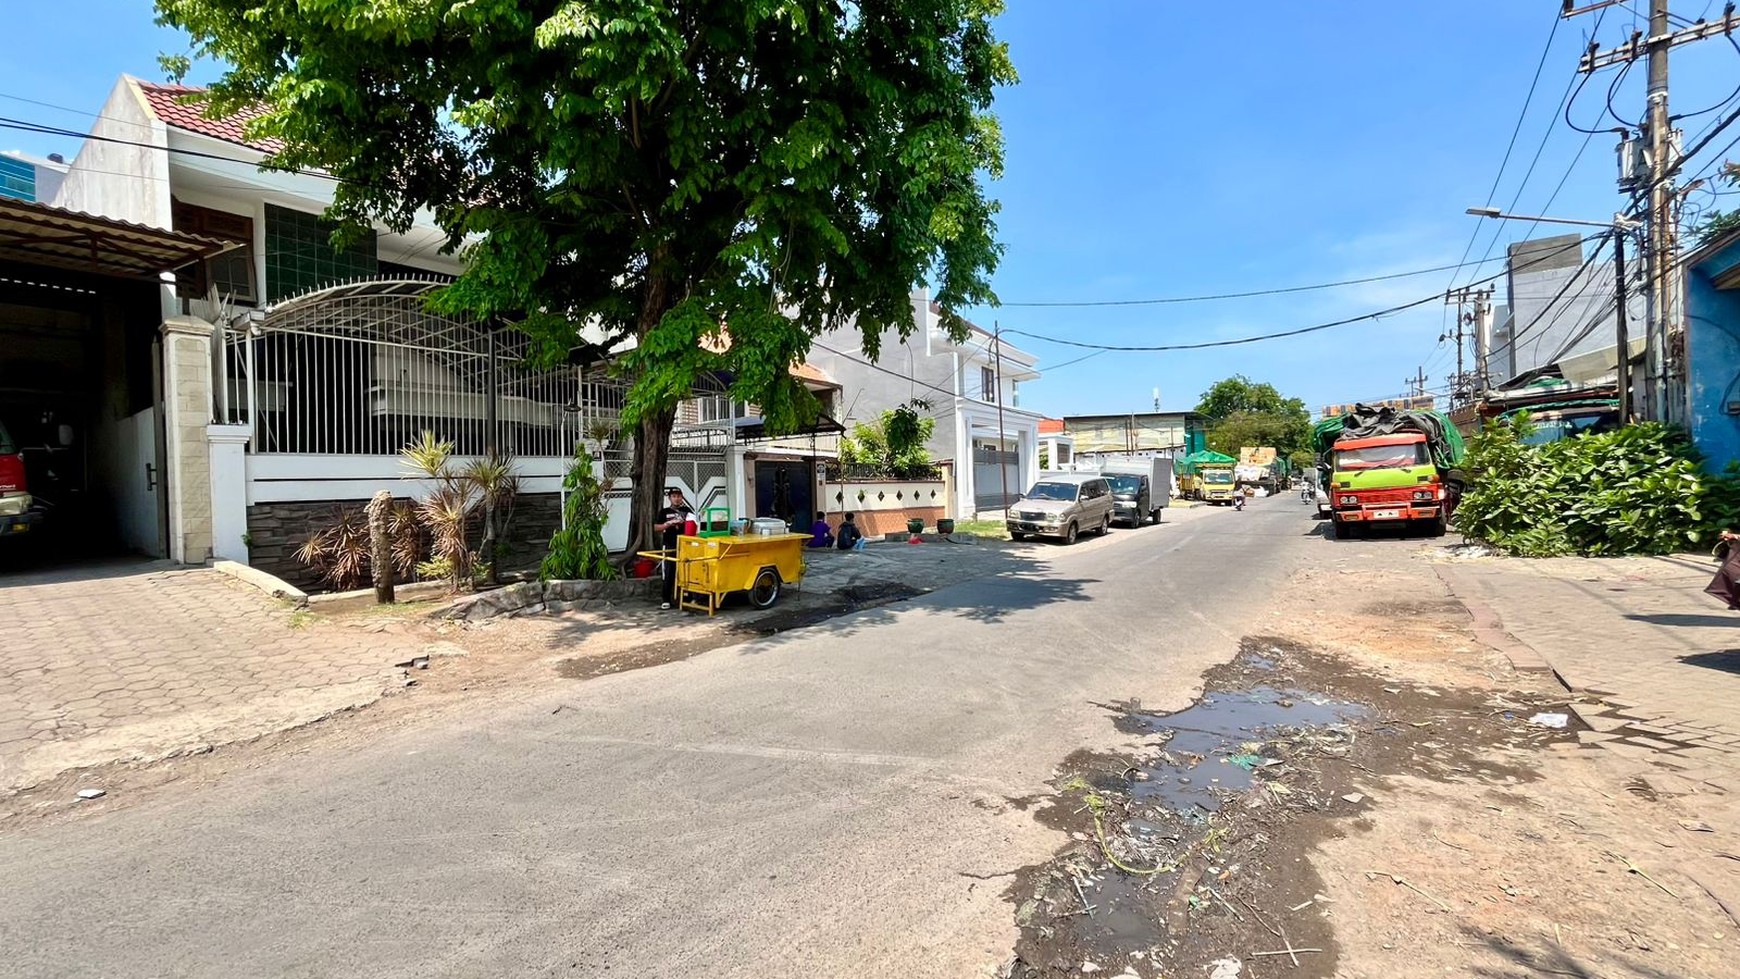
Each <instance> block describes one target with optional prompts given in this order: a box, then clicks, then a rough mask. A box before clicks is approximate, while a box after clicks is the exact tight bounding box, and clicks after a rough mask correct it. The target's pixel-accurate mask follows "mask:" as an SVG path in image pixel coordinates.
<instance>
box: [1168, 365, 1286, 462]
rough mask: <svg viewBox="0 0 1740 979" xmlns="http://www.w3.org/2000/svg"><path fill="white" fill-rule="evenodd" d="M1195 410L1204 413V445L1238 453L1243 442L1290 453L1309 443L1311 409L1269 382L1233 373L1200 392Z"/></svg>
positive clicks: (1231, 453)
mask: <svg viewBox="0 0 1740 979" xmlns="http://www.w3.org/2000/svg"><path fill="white" fill-rule="evenodd" d="M1196 410H1197V412H1199V413H1200V414H1203V415H1206V416H1207V417H1208V419H1209V423H1208V447H1209V448H1211V449H1213V450H1215V451H1216V452H1224V453H1226V454H1227V455H1231V456H1236V455H1238V452H1239V449H1241V448H1244V447H1245V446H1263V445H1266V446H1273V447H1274V448H1275V449H1276V451H1278V452H1279V453H1280V454H1281V455H1282V456H1286V457H1289V458H1291V457H1293V456H1294V455H1295V454H1296V453H1299V452H1305V453H1306V454H1307V455H1308V454H1309V452H1310V447H1311V413H1310V412H1309V411H1308V410H1306V408H1305V402H1304V401H1303V400H1301V399H1299V398H1287V397H1283V396H1282V395H1281V392H1279V391H1277V390H1276V389H1275V386H1274V385H1273V384H1268V383H1264V382H1257V381H1253V380H1251V379H1250V378H1248V377H1246V376H1244V375H1243V374H1235V375H1233V376H1232V377H1229V378H1226V379H1225V380H1221V381H1217V382H1215V384H1214V385H1213V386H1212V387H1210V388H1209V389H1208V390H1207V391H1205V392H1203V395H1202V401H1201V402H1200V403H1199V404H1198V405H1197V406H1196Z"/></svg>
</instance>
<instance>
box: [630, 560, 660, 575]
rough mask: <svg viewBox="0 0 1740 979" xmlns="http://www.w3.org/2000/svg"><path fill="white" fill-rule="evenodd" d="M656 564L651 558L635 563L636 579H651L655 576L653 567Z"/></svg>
mask: <svg viewBox="0 0 1740 979" xmlns="http://www.w3.org/2000/svg"><path fill="white" fill-rule="evenodd" d="M655 563H656V562H654V561H653V559H652V558H650V557H643V558H641V559H639V560H638V561H635V562H634V576H635V577H636V578H651V577H652V576H653V566H654V564H655Z"/></svg>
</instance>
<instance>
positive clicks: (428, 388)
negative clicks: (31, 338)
mask: <svg viewBox="0 0 1740 979" xmlns="http://www.w3.org/2000/svg"><path fill="white" fill-rule="evenodd" d="M194 94H196V90H193V89H188V88H183V87H180V86H171V85H156V84H151V83H148V82H143V81H140V80H138V79H134V78H128V77H124V78H122V79H121V80H120V81H119V82H118V83H117V84H116V86H115V88H114V89H113V91H112V92H111V93H110V96H109V98H108V100H107V102H106V103H105V104H104V106H103V108H102V111H101V112H100V113H99V115H98V117H97V121H96V123H95V125H94V126H93V128H92V130H91V138H89V139H87V140H86V141H85V143H84V145H83V147H82V148H81V150H80V152H79V154H78V156H77V158H76V159H75V160H74V161H73V162H72V164H71V165H70V166H69V167H68V172H67V174H66V177H65V179H64V180H63V181H62V183H61V186H60V187H59V189H58V191H57V193H56V198H55V201H56V203H57V204H59V205H61V206H63V207H66V208H70V209H72V210H75V211H80V212H90V213H92V214H98V215H103V216H106V217H108V218H110V219H114V220H118V221H122V222H130V223H133V224H137V225H141V226H145V227H149V228H158V229H172V230H174V231H176V232H180V233H183V234H185V235H188V236H191V237H195V238H197V240H200V241H207V240H219V241H222V242H226V243H227V244H228V248H227V249H226V250H222V251H221V252H218V253H216V254H212V255H210V256H208V257H206V258H205V259H204V260H202V261H200V262H197V263H194V264H192V265H187V266H183V267H181V268H180V269H178V270H177V271H176V273H175V275H174V277H173V281H169V280H164V281H161V282H159V283H157V284H154V285H153V286H151V287H150V293H151V294H152V297H153V298H152V305H153V307H154V308H153V309H152V310H151V312H152V314H153V316H154V319H155V321H156V322H157V324H158V327H157V330H156V331H155V332H156V333H157V334H158V335H159V337H160V343H161V347H162V352H161V356H160V358H159V361H158V364H157V367H156V368H154V369H155V370H156V372H157V373H158V378H157V381H156V383H157V384H158V386H159V390H160V391H161V392H163V397H162V403H161V417H160V419H159V420H158V426H159V428H160V429H161V432H162V434H161V436H160V441H161V443H162V445H161V448H160V451H159V455H160V456H161V462H162V464H161V467H160V468H161V472H160V477H161V479H162V482H163V486H164V489H165V495H166V497H167V499H166V503H165V514H164V523H165V525H166V526H167V530H168V533H167V541H166V545H165V546H164V548H163V549H162V552H163V553H164V554H165V556H168V557H170V558H171V559H173V560H176V561H181V562H187V563H199V562H202V561H205V560H207V559H208V558H212V557H217V558H228V559H233V560H238V561H246V562H249V563H252V564H254V565H255V566H258V567H262V568H265V569H266V570H269V571H271V572H273V573H274V574H278V575H280V576H281V577H284V578H286V579H287V580H290V581H292V582H294V583H298V584H312V583H313V579H312V572H311V571H310V570H309V569H306V568H303V567H302V566H301V565H300V564H299V563H298V562H296V561H295V560H294V558H293V556H292V555H293V554H294V552H295V550H296V548H297V547H298V546H299V545H300V544H301V542H302V541H304V540H306V539H307V538H308V536H309V535H310V534H311V533H313V532H314V531H315V530H316V529H319V528H320V527H322V526H324V525H327V524H329V523H331V522H332V521H333V519H334V518H335V514H336V513H337V511H339V510H340V509H353V508H355V507H356V506H357V505H359V504H360V503H361V502H362V501H365V500H367V499H368V498H369V497H370V496H372V495H373V494H374V493H375V492H376V491H378V490H387V491H389V492H392V493H393V494H395V495H396V496H400V497H406V496H412V495H415V494H416V493H417V492H418V490H419V489H420V486H419V484H418V483H416V482H415V481H412V480H408V479H406V478H405V473H406V471H405V467H404V465H403V463H402V462H401V460H400V457H399V451H400V449H401V448H402V447H404V446H405V445H406V444H407V443H408V442H410V441H411V440H413V439H415V438H417V437H418V436H419V434H420V433H422V432H424V431H429V432H433V433H434V434H435V435H436V436H437V437H439V438H441V439H444V440H449V441H452V442H453V443H454V445H455V447H456V451H457V453H458V454H459V455H460V456H461V457H473V456H477V455H480V454H483V453H484V452H485V451H486V450H488V449H491V448H493V449H496V450H499V451H503V452H506V453H509V454H511V455H512V457H513V459H514V464H515V468H516V470H517V473H518V478H519V490H520V492H519V494H518V496H517V497H516V499H515V503H514V512H513V515H512V518H511V521H510V525H509V528H508V534H507V537H506V538H505V540H504V541H503V543H504V544H505V546H506V547H507V551H508V560H511V561H513V562H514V563H524V562H527V561H529V560H531V559H533V558H535V557H536V556H537V555H538V554H540V553H542V551H543V549H544V547H545V545H546V544H547V542H548V539H549V536H550V534H551V532H552V531H553V530H554V529H555V528H556V526H557V525H558V523H559V520H560V508H561V480H562V476H563V474H564V473H565V471H566V469H567V467H568V465H569V462H570V460H571V458H572V453H573V450H574V446H575V444H576V443H577V442H585V443H587V444H588V445H589V446H590V447H591V449H592V451H593V453H594V457H595V460H596V464H597V466H598V470H599V474H600V476H601V477H602V478H604V479H605V480H606V481H607V482H608V484H609V489H608V491H607V504H608V507H609V513H610V521H609V523H608V524H607V526H606V535H605V536H606V542H607V543H608V544H610V545H611V546H612V547H613V548H616V549H621V548H622V547H624V546H626V544H627V540H628V521H627V516H628V511H629V501H630V498H631V495H632V486H631V483H630V481H629V476H630V469H631V465H630V452H629V447H628V443H627V439H626V438H624V437H623V436H622V434H621V432H620V430H619V428H620V426H619V425H618V424H617V422H618V418H619V415H620V411H621V407H622V404H623V401H624V390H623V384H622V382H621V381H620V380H619V379H616V378H612V377H610V376H608V375H607V374H606V372H605V371H604V369H603V366H604V365H602V364H599V363H585V362H575V363H570V364H567V365H562V366H558V367H554V368H548V369H542V368H533V367H531V366H529V357H528V356H527V354H528V350H527V349H525V343H526V341H525V339H524V338H523V337H522V336H521V335H519V334H518V333H517V332H515V331H513V330H511V329H502V328H499V327H500V324H483V323H478V322H474V321H470V320H468V319H467V318H465V317H461V316H448V315H442V314H437V313H434V312H431V311H430V310H429V309H428V307H427V302H426V300H427V298H428V296H429V294H430V293H431V292H433V291H434V290H436V289H438V288H440V287H441V285H442V284H444V283H445V282H448V281H451V279H452V278H453V277H454V276H455V275H457V274H458V273H459V272H460V271H461V270H462V269H461V266H460V264H459V262H458V261H457V260H456V259H455V258H453V257H451V256H447V255H443V254H441V249H442V247H443V246H444V244H445V235H444V234H443V233H442V232H441V231H440V229H439V228H438V227H436V225H435V224H434V221H433V219H432V216H431V215H428V214H421V215H419V216H418V219H417V220H416V221H415V222H414V223H413V226H412V227H411V228H410V229H408V230H407V231H405V232H403V233H395V232H392V231H390V230H388V229H386V228H384V227H377V228H375V229H373V230H372V231H370V232H369V233H367V234H365V235H364V236H363V237H362V239H361V240H359V241H357V242H355V243H353V244H351V245H348V246H346V247H342V248H340V247H336V246H334V244H333V243H332V241H331V236H330V230H331V229H330V227H329V226H328V225H327V224H326V223H325V222H324V221H323V220H322V218H321V214H322V212H324V210H325V209H326V208H327V207H328V206H329V205H330V204H331V202H332V191H333V187H334V184H333V181H331V180H330V179H328V178H326V177H325V176H323V175H320V174H316V173H279V172H263V171H261V170H260V169H259V163H260V162H261V161H262V160H263V159H264V157H265V155H266V154H267V153H268V152H269V151H270V150H271V149H272V148H273V147H271V146H269V145H263V144H254V143H251V142H250V141H249V140H248V138H247V136H246V134H245V132H244V128H243V127H244V124H245V122H246V117H245V116H241V117H230V118H223V119H208V118H206V117H205V116H204V114H203V109H202V107H201V106H199V105H196V104H189V97H190V96H192V95H194ZM492 327H494V328H492ZM703 387H706V385H703ZM668 475H669V478H667V480H666V482H667V483H671V484H672V485H677V486H680V487H682V488H684V489H685V490H686V491H687V492H688V493H689V495H690V499H691V500H694V501H695V502H696V503H697V504H698V505H707V504H715V503H723V502H724V501H725V498H726V493H727V487H728V485H729V483H730V480H729V478H728V473H727V467H726V462H725V454H724V452H723V451H722V450H721V449H719V448H717V447H707V446H702V447H692V448H679V449H677V450H676V451H674V452H673V454H672V466H671V470H670V473H669V474H668Z"/></svg>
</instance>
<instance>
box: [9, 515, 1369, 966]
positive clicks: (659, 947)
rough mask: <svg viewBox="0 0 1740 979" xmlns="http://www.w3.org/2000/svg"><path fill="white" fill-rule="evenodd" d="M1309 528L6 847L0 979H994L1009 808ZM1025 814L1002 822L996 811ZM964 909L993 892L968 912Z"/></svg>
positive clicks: (1171, 670) (1136, 540)
mask: <svg viewBox="0 0 1740 979" xmlns="http://www.w3.org/2000/svg"><path fill="white" fill-rule="evenodd" d="M1304 510H1305V508H1304V507H1302V506H1301V505H1300V504H1299V501H1298V499H1297V497H1294V496H1287V495H1282V496H1280V497H1277V498H1275V499H1272V500H1261V501H1257V502H1256V503H1255V504H1254V505H1253V506H1252V507H1251V508H1249V509H1247V510H1246V511H1245V512H1243V513H1234V512H1231V511H1229V510H1210V509H1195V510H1190V511H1182V512H1181V511H1174V512H1172V513H1169V514H1168V521H1169V523H1168V525H1166V526H1161V527H1153V528H1145V529H1142V530H1140V531H1123V532H1118V531H1114V532H1113V534H1112V535H1111V536H1110V537H1109V538H1107V539H1104V540H1092V539H1089V540H1084V541H1083V542H1082V543H1081V544H1078V545H1077V546H1075V547H1073V548H1063V547H1052V548H1048V549H1046V550H1045V551H1044V552H1043V558H1044V560H1043V561H1042V562H1040V563H1037V564H1035V565H1033V566H1032V567H1031V568H1030V569H1029V570H1027V571H1025V572H1022V573H1016V574H1009V575H1004V576H999V577H995V578H990V579H981V580H977V581H973V582H970V583H966V584H962V585H958V586H955V587H953V588H948V589H944V590H941V591H938V592H935V593H933V594H931V595H929V596H926V597H924V598H921V599H918V600H915V601H912V602H907V603H902V604H900V605H897V606H888V607H885V608H882V609H877V610H872V611H868V612H864V613H860V614H857V615H853V616H850V617H847V618H843V619H838V620H834V621H833V622H830V623H827V624H824V625H821V626H816V627H812V628H809V629H804V630H800V631H797V632H793V633H789V634H786V635H783V636H779V637H776V638H773V639H769V640H762V641H757V642H752V643H749V644H746V645H742V646H736V647H731V648H726V649H720V650H716V651H714V652H711V653H707V654H705V655H702V656H699V657H696V658H694V659H691V660H687V661H684V662H680V663H673V664H670V665H668V666H662V667H657V668H653V669H646V670H639V671H634V672H630V673H623V674H617V675H614V676H608V677H603V678H600V679H595V680H588V681H583V682H581V681H563V680H559V679H556V678H552V680H551V682H550V684H549V686H548V687H547V689H546V690H545V691H543V692H541V693H540V694H539V695H537V696H535V697H533V698H531V699H529V700H524V701H515V702H512V703H485V704H480V709H479V711H478V714H479V715H480V716H475V717H472V718H468V719H460V720H453V721H448V722H444V723H441V724H436V725H429V726H425V727H423V728H419V729H415V730H410V731H406V732H403V733H395V734H393V735H390V736H387V737H385V738H384V739H383V740H380V741H377V742H375V743H373V744H371V745H368V746H366V747H364V748H361V749H359V750H354V751H346V752H320V751H315V752H312V753H310V754H307V755H299V756H294V757H286V758H284V759H282V760H281V761H280V762H278V763H275V764H273V765H270V766H268V767H266V768H265V769H263V770H260V771H257V772H254V773H251V774H247V775H244V776H240V777H237V778H235V779H234V780H232V781H230V782H228V783H224V784H221V785H218V786H214V787H209V788H200V789H189V790H186V791H182V792H179V793H177V792H170V793H166V794H165V796H164V797H162V798H159V799H153V800H149V801H147V802H144V803H142V804H140V805H137V806H133V807H130V808H124V809H118V810H116V811H113V812H108V813H101V814H95V815H93V816H92V817H91V818H88V819H83V820H80V821H77V822H72V823H65V824H61V825H55V826H47V827H40V828H36V829H29V828H26V829H23V830H22V831H21V830H18V829H9V830H6V831H5V835H3V836H0V881H3V882H4V884H3V885H0V893H3V895H4V900H0V961H4V966H0V971H4V973H5V974H6V975H8V976H12V977H47V976H55V977H60V976H81V977H82V976H91V977H97V976H103V977H120V976H126V977H135V976H140V977H143V976H165V977H167V976H176V977H205V976H210V977H222V979H233V977H236V976H310V977H313V976H319V977H329V976H367V977H371V979H380V977H398V976H407V977H408V976H417V977H431V976H557V975H561V976H599V975H605V976H659V977H664V976H706V977H725V976H743V977H750V976H753V977H784V976H793V977H797V976H802V977H806V979H808V977H815V976H845V975H851V976H854V977H868V976H891V977H901V979H912V977H923V976H939V977H941V976H946V977H950V979H956V977H962V976H974V975H986V974H988V973H989V971H990V970H992V969H994V968H995V967H996V966H997V965H999V964H1000V963H1002V962H1003V961H1005V960H1006V959H1007V957H1008V955H1009V951H1010V948H1011V947H1012V945H1013V942H1014V939H1015V928H1014V924H1013V907H1012V905H1011V904H1010V903H1009V902H1008V901H1007V900H1006V899H1005V898H1004V897H1003V891H1004V889H1005V888H1006V887H1007V886H1008V884H1009V878H1008V877H1006V876H993V875H998V874H1002V873H1005V872H1008V871H1012V870H1015V869H1017V868H1020V867H1022V866H1026V865H1029V864H1033V863H1037V862H1040V861H1042V860H1044V859H1046V858H1047V857H1049V856H1050V855H1051V854H1052V852H1053V851H1054V850H1055V849H1057V848H1058V847H1059V846H1060V845H1062V844H1063V843H1064V842H1066V841H1065V840H1064V839H1063V838H1062V837H1060V836H1059V835H1058V834H1057V833H1055V832H1054V831H1051V830H1047V829H1045V828H1043V827H1042V826H1040V825H1039V823H1038V822H1036V821H1035V818H1034V815H1033V812H1032V811H1031V808H1032V807H1031V806H1030V805H1029V804H1028V800H1029V797H1032V796H1035V795H1038V794H1041V793H1044V792H1046V791H1048V789H1047V786H1046V784H1045V783H1046V782H1047V780H1048V779H1050V778H1051V777H1052V775H1053V769H1054V766H1056V765H1058V764H1059V763H1060V762H1061V761H1062V760H1063V759H1064V758H1065V756H1067V755H1068V754H1069V753H1070V752H1072V751H1074V750H1076V749H1078V748H1084V747H1086V748H1107V747H1114V746H1116V745H1118V744H1120V743H1122V737H1121V736H1120V735H1118V734H1116V732H1114V731H1113V729H1112V726H1111V723H1110V714H1109V712H1108V711H1107V710H1106V709H1105V708H1103V707H1100V706H1096V705H1099V704H1106V703H1110V702H1113V701H1125V700H1129V699H1132V698H1136V699H1140V700H1142V701H1143V702H1144V703H1146V704H1149V705H1150V706H1155V707H1162V708H1172V707H1179V706H1183V705H1184V704H1185V703H1187V702H1188V701H1189V699H1190V698H1191V697H1192V696H1193V695H1194V693H1195V692H1196V690H1197V689H1198V685H1199V676H1200V674H1201V673H1202V671H1203V670H1205V669H1206V668H1208V667H1210V666H1212V665H1214V664H1216V663H1219V662H1222V661H1225V660H1226V659H1228V658H1230V657H1231V656H1232V654H1233V653H1234V652H1235V650H1236V644H1237V640H1238V638H1239V637H1240V636H1241V635H1244V634H1248V633H1251V632H1255V631H1260V630H1261V627H1262V625H1263V616H1264V606H1265V604H1266V603H1265V596H1266V595H1267V594H1268V593H1269V592H1270V591H1271V590H1272V589H1273V588H1275V587H1277V586H1279V585H1280V583H1281V582H1283V581H1284V579H1285V576H1286V575H1287V573H1288V572H1289V571H1290V570H1291V569H1292V568H1294V567H1295V566H1297V565H1299V564H1300V563H1301V562H1306V561H1321V560H1325V559H1326V555H1328V554H1329V553H1330V552H1332V551H1333V549H1334V548H1335V547H1336V546H1337V545H1336V544H1335V543H1334V542H1332V541H1327V540H1323V539H1321V538H1318V537H1313V536H1306V535H1307V534H1309V533H1310V531H1311V530H1312V528H1314V527H1315V526H1316V525H1315V523H1314V522H1313V521H1311V520H1310V519H1309V518H1308V516H1307V514H1306V513H1305V512H1304ZM1012 800H1013V801H1012ZM981 878H983V879H981Z"/></svg>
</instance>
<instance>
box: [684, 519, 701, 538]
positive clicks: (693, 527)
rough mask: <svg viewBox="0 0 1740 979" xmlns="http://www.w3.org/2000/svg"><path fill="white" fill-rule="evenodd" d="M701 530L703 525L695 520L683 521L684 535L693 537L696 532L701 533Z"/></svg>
mask: <svg viewBox="0 0 1740 979" xmlns="http://www.w3.org/2000/svg"><path fill="white" fill-rule="evenodd" d="M700 531H701V525H700V524H698V523H696V522H695V521H693V520H685V521H683V536H684V537H693V536H695V535H696V534H698V533H700Z"/></svg>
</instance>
